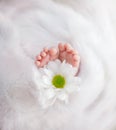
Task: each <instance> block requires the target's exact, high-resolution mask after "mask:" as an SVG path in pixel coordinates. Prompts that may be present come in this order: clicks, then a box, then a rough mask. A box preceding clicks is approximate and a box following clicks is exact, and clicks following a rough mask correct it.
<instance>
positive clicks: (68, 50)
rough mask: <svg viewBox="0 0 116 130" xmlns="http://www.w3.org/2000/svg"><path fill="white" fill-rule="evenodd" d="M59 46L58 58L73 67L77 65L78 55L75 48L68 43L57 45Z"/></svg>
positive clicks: (78, 61)
mask: <svg viewBox="0 0 116 130" xmlns="http://www.w3.org/2000/svg"><path fill="white" fill-rule="evenodd" d="M58 48H59V59H60V60H61V61H64V60H66V62H67V63H69V64H71V65H72V66H73V67H77V68H78V67H79V63H80V57H79V55H78V53H77V51H76V50H74V49H73V48H72V47H71V45H70V44H67V43H66V44H62V43H60V44H59V45H58Z"/></svg>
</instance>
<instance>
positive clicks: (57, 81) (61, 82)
mask: <svg viewBox="0 0 116 130" xmlns="http://www.w3.org/2000/svg"><path fill="white" fill-rule="evenodd" d="M65 82H66V81H65V78H64V77H63V76H62V75H55V76H54V77H53V79H52V84H53V85H54V86H55V87H56V88H64V86H65Z"/></svg>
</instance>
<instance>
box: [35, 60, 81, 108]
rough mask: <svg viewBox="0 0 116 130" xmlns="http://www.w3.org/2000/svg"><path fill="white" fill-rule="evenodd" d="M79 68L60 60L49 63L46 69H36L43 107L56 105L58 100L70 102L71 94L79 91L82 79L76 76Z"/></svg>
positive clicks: (39, 94)
mask: <svg viewBox="0 0 116 130" xmlns="http://www.w3.org/2000/svg"><path fill="white" fill-rule="evenodd" d="M76 72H77V68H74V67H72V65H70V64H68V63H66V62H65V61H64V62H60V61H59V60H56V61H51V62H49V63H48V64H47V65H46V66H45V67H44V68H40V69H37V68H34V82H35V84H36V86H37V89H38V91H37V92H36V93H37V95H38V99H39V102H40V104H41V105H42V107H44V108H46V107H48V106H51V105H52V104H54V102H55V101H56V100H60V101H63V102H65V103H67V102H68V97H69V95H70V93H73V92H77V91H78V90H79V83H80V78H79V77H76V76H75V74H76Z"/></svg>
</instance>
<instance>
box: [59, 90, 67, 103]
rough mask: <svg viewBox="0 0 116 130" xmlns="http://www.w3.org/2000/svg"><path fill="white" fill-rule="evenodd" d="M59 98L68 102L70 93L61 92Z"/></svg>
mask: <svg viewBox="0 0 116 130" xmlns="http://www.w3.org/2000/svg"><path fill="white" fill-rule="evenodd" d="M57 98H58V99H59V100H61V101H65V103H68V95H67V94H66V93H65V92H61V93H59V94H58V96H57Z"/></svg>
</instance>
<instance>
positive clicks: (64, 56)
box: [35, 43, 80, 68]
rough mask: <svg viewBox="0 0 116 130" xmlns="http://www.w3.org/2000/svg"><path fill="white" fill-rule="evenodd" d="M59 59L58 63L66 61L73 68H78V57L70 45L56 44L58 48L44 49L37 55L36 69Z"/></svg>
mask: <svg viewBox="0 0 116 130" xmlns="http://www.w3.org/2000/svg"><path fill="white" fill-rule="evenodd" d="M56 59H59V60H60V61H64V60H66V62H67V63H69V64H71V65H72V66H73V67H77V68H79V63H80V56H79V55H78V52H77V51H76V50H74V49H73V48H72V47H71V45H70V44H67V43H66V44H62V43H59V44H58V48H50V49H47V48H44V49H43V51H42V52H41V53H40V54H39V55H37V57H36V62H35V64H36V65H37V67H39V68H41V67H44V65H46V64H47V63H48V62H49V61H53V60H56Z"/></svg>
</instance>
